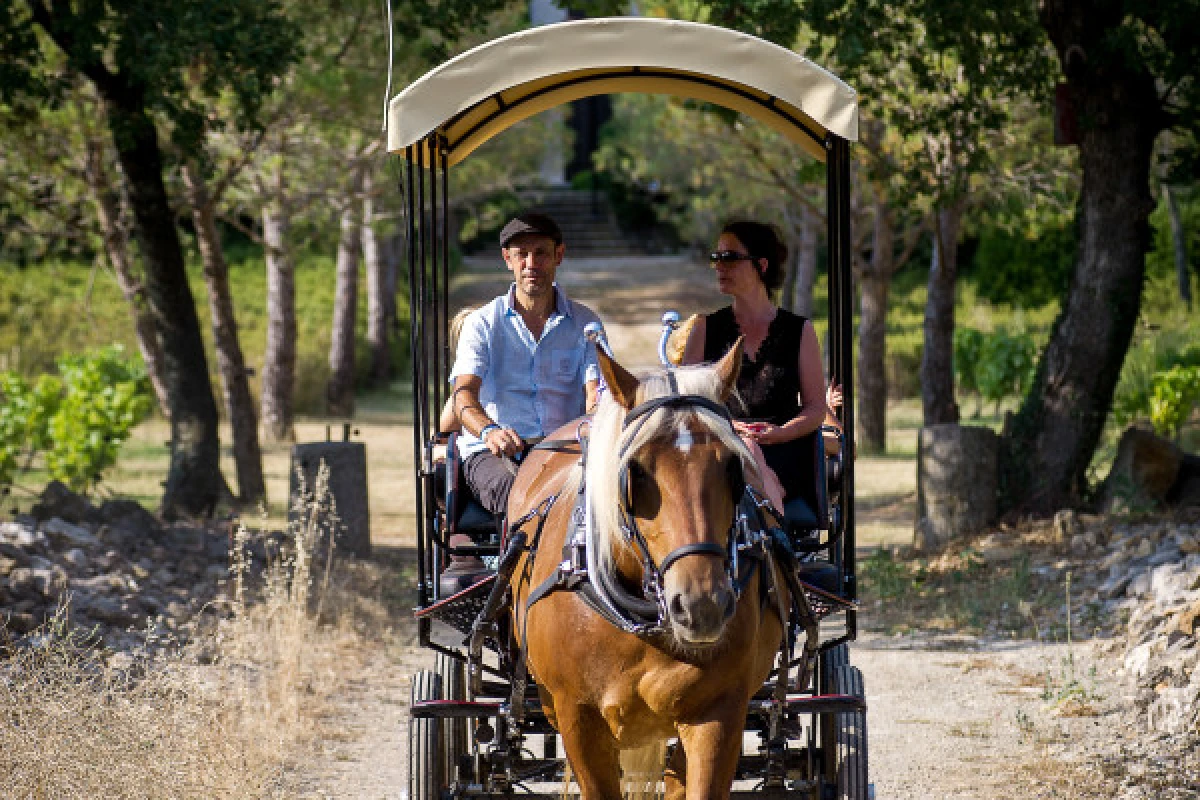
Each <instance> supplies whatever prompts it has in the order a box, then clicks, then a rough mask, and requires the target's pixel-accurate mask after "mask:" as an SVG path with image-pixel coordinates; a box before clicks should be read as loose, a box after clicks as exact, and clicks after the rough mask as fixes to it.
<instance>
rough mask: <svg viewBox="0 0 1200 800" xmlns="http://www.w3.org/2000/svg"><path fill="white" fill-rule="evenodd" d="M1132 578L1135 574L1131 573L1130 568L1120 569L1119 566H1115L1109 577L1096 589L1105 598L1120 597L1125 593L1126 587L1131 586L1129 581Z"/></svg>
mask: <svg viewBox="0 0 1200 800" xmlns="http://www.w3.org/2000/svg"><path fill="white" fill-rule="evenodd" d="M1132 579H1133V576H1132V575H1130V574H1129V570H1127V569H1119V568H1118V567H1116V566H1114V567H1113V568H1112V569H1111V570H1109V573H1108V579H1107V580H1106V581H1104V583H1102V584H1100V586H1099V588H1097V589H1096V592H1097V594H1099V595H1100V596H1101V597H1102V598H1104V599H1105V600H1111V599H1112V598H1114V597H1120V596H1121V595H1122V594H1124V593H1125V589H1126V588H1127V587H1128V586H1129V582H1130V581H1131V580H1132Z"/></svg>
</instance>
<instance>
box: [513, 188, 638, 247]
mask: <svg viewBox="0 0 1200 800" xmlns="http://www.w3.org/2000/svg"><path fill="white" fill-rule="evenodd" d="M522 200H524V201H525V203H526V207H527V208H528V209H529V210H531V211H540V212H542V213H544V214H549V215H550V216H551V217H553V218H554V221H555V222H557V223H558V225H559V227H560V228H562V232H563V241H564V242H565V243H566V245H567V258H605V257H622V256H636V255H642V254H644V253H645V250H644V248H643V247H642V246H641V244H640V242H638V241H637V240H636V239H634V238H632V237H630V236H627V235H626V234H625V233H623V232H622V231H621V229H620V227H619V226H618V225H617V217H616V214H614V213H613V210H612V206H611V205H610V204H609V202H608V195H606V194H605V193H604V192H602V191H598V192H594V193H593V192H592V191H590V190H588V189H566V188H564V189H538V190H531V191H528V192H523V193H522Z"/></svg>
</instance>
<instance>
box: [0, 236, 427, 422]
mask: <svg viewBox="0 0 1200 800" xmlns="http://www.w3.org/2000/svg"><path fill="white" fill-rule="evenodd" d="M188 279H189V282H190V284H191V288H192V294H193V295H194V296H195V299H196V310H197V313H198V315H199V318H200V326H201V329H202V331H203V334H204V339H205V346H206V351H207V357H208V366H209V370H210V372H211V373H212V381H213V386H214V388H216V387H219V385H220V384H219V381H218V379H217V375H216V372H215V370H216V360H215V354H214V350H213V344H212V331H211V317H210V315H209V310H208V293H207V290H206V288H205V285H204V278H203V274H202V272H201V270H200V267H199V265H197V264H191V265H190V266H189V269H188ZM229 282H230V288H231V292H232V295H233V302H234V313H235V314H236V317H237V322H238V334H239V338H240V341H241V345H242V352H243V354H244V355H245V358H246V362H247V365H248V366H250V367H251V368H252V369H254V370H255V373H256V377H253V378H252V379H251V387H252V390H253V391H254V392H255V393H256V394H257V392H258V380H257V374H258V373H259V372H260V371H261V368H262V360H263V353H264V351H265V347H266V339H267V310H266V268H265V266H264V263H263V260H262V256H261V251H258V250H257V249H255V248H239V249H238V250H236V251H232V252H231V261H230V265H229ZM333 296H334V264H333V260H332V259H331V258H330V257H328V256H325V255H314V254H301V255H300V256H299V258H298V259H297V264H296V324H297V330H298V341H297V348H296V389H295V391H296V395H295V403H296V409H297V411H298V412H299V413H310V414H315V413H321V412H322V411H323V409H324V402H325V401H324V397H325V385H326V383H327V381H328V379H329V342H330V330H331V325H332V317H333ZM401 302H402V308H401V310H400V313H401V316H402V317H403V318H404V320H407V313H408V312H407V303H406V302H404V300H403V298H402V299H401ZM0 320H3V323H0V369H14V370H16V371H19V372H21V373H23V374H25V375H37V374H40V373H43V372H49V371H52V370H53V369H54V364H55V361H56V360H57V359H58V358H59V356H60V355H62V354H64V353H72V352H79V351H81V350H84V349H87V348H89V347H95V346H99V345H106V344H110V343H114V342H120V343H122V344H124V345H125V346H126V348H127V349H128V350H129V352H137V343H136V340H135V339H134V335H133V326H132V323H131V322H130V317H129V311H128V306H127V305H126V303H125V300H124V298H123V297H122V296H121V292H120V290H119V288H118V287H117V283H116V280H115V278H114V277H113V276H112V274H111V273H110V272H109V271H108V270H107V269H102V268H93V267H91V266H90V265H87V264H83V263H79V262H64V261H49V262H44V263H42V264H39V265H37V266H35V267H25V268H21V267H17V266H15V265H13V264H9V263H0ZM404 320H402V321H404ZM402 327H405V328H406V327H407V325H402ZM357 331H358V334H357V335H358V353H359V366H360V374H365V370H366V366H367V361H366V356H367V350H366V339H365V337H366V302H365V299H364V298H363V296H362V295H360V302H359V304H358V324H357ZM405 346H406V345H404V344H403V343H402V342H398V343H397V344H396V345H395V347H394V354H395V356H396V361H397V363H402V362H403V361H405V360H406V359H405V358H404V348H405ZM385 394H387V392H385ZM395 400H396V402H398V401H399V398H398V397H396V398H395Z"/></svg>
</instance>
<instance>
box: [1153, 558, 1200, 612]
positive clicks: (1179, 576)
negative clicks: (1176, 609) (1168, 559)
mask: <svg viewBox="0 0 1200 800" xmlns="http://www.w3.org/2000/svg"><path fill="white" fill-rule="evenodd" d="M1198 577H1200V576H1198V575H1196V574H1195V573H1193V572H1190V571H1188V570H1185V569H1184V568H1183V565H1181V564H1164V565H1162V566H1160V567H1155V569H1154V570H1153V572H1151V574H1150V593H1151V595H1153V598H1154V603H1155V605H1157V606H1158V607H1159V608H1168V607H1170V606H1173V605H1175V604H1177V603H1179V602H1182V601H1183V600H1184V595H1185V594H1187V593H1188V592H1190V591H1191V590H1192V589H1194V588H1196V582H1197V578H1198Z"/></svg>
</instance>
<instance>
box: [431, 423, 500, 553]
mask: <svg viewBox="0 0 1200 800" xmlns="http://www.w3.org/2000/svg"><path fill="white" fill-rule="evenodd" d="M457 439H458V435H457V434H453V433H452V434H449V435H448V437H447V438H446V444H445V455H444V458H443V459H441V460H440V461H439V460H436V459H435V462H434V484H435V485H436V486H437V493H438V501H439V505H440V506H441V508H440V510H441V511H442V512H444V513H445V515H446V516H445V520H446V522H445V533H446V536H447V538H449V537H450V536H454V535H456V534H465V535H467V536H469V537H471V540H472V541H473V542H474V543H475V544H476V545H480V546H495V547H496V548H497V549H498V548H499V546H500V531H501V520H500V519H499V518H498V517H497V516H496V515H495V514H493V513H491V512H490V511H488V510H487V509H486V508H484V507H483V506H482V505H480V504H479V501H478V500H477V499H476V498H475V495H474V493H473V492H472V491H471V487H469V486H467V482H466V481H465V480H463V476H462V460H461V459H460V458H459V455H458V447H457Z"/></svg>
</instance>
